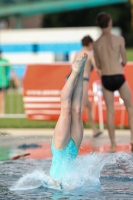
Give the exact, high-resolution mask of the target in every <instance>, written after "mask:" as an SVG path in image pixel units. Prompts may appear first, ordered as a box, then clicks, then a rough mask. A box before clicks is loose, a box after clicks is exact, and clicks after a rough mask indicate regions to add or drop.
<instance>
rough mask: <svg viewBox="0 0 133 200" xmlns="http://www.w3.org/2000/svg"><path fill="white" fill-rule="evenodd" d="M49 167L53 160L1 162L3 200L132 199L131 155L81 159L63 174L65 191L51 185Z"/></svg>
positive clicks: (83, 157) (97, 156) (97, 154)
mask: <svg viewBox="0 0 133 200" xmlns="http://www.w3.org/2000/svg"><path fill="white" fill-rule="evenodd" d="M50 164H51V159H43V160H33V159H29V160H16V161H0V200H1V199H3V200H6V199H10V200H16V199H19V200H21V199H25V200H34V199H46V200H47V199H52V200H57V199H60V200H61V199H62V200H64V199H70V200H82V199H85V200H89V199H93V200H95V199H98V200H105V199H111V200H118V199H121V200H124V199H126V200H129V199H133V155H132V154H129V153H122V152H119V153H115V154H109V153H90V154H87V155H82V156H78V158H77V159H76V160H75V161H74V163H73V166H72V169H73V170H71V171H70V172H69V171H68V172H67V173H66V174H64V179H63V183H62V184H63V189H61V188H60V187H58V186H54V185H53V184H51V179H50V177H49V176H48V173H49V168H50ZM66 175H67V178H66Z"/></svg>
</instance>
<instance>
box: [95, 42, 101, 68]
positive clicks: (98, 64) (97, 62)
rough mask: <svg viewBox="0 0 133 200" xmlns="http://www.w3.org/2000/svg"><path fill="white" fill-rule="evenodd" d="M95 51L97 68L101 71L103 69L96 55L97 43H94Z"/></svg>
mask: <svg viewBox="0 0 133 200" xmlns="http://www.w3.org/2000/svg"><path fill="white" fill-rule="evenodd" d="M93 50H94V59H95V63H96V67H97V68H98V69H101V67H100V62H99V59H98V56H97V53H96V45H95V43H94V48H93Z"/></svg>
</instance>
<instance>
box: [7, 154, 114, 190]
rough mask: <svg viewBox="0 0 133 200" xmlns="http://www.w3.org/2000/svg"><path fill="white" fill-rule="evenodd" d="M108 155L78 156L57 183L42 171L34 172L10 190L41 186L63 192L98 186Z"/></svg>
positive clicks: (108, 158) (22, 178)
mask: <svg viewBox="0 0 133 200" xmlns="http://www.w3.org/2000/svg"><path fill="white" fill-rule="evenodd" d="M110 158H111V155H110V154H99V153H93V154H88V155H84V156H79V157H77V159H76V160H75V161H74V162H73V163H72V164H71V165H69V166H68V168H67V171H65V172H64V173H63V176H62V178H61V179H60V180H59V183H61V185H60V184H58V183H56V184H55V182H54V181H53V179H52V178H51V177H50V176H49V175H47V174H46V173H45V172H44V171H43V170H42V169H40V170H35V171H33V172H32V173H28V174H26V175H24V176H23V177H21V178H20V179H19V180H18V181H17V182H16V183H15V184H14V185H13V186H12V187H11V188H10V190H29V189H35V188H39V187H41V186H43V187H46V188H52V189H56V190H61V189H62V186H63V189H65V190H73V189H75V188H79V187H80V188H81V187H82V186H84V185H86V186H87V187H95V186H99V185H100V181H99V178H100V172H101V170H102V167H103V166H104V165H105V164H106V163H107V162H108V161H109V160H110Z"/></svg>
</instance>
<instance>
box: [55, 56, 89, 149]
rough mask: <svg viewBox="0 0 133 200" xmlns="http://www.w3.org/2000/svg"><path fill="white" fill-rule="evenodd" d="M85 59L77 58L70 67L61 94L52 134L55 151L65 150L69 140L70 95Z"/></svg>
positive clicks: (84, 57) (85, 57)
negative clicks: (69, 73)
mask: <svg viewBox="0 0 133 200" xmlns="http://www.w3.org/2000/svg"><path fill="white" fill-rule="evenodd" d="M86 59H87V56H83V57H81V56H79V57H78V58H77V60H76V61H75V62H74V64H73V65H72V73H71V75H70V77H69V79H68V80H67V82H66V84H65V86H64V88H63V89H62V92H61V114H60V117H59V120H58V122H57V125H56V128H55V132H54V145H55V148H57V149H63V148H65V147H66V145H67V143H68V141H69V139H70V131H71V130H70V128H71V127H70V126H71V99H72V94H73V91H74V88H75V83H76V81H77V79H78V76H79V74H80V71H81V68H82V66H83V64H85V62H86Z"/></svg>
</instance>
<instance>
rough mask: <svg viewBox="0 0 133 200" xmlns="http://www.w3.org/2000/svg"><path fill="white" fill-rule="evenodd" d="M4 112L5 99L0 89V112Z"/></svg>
mask: <svg viewBox="0 0 133 200" xmlns="http://www.w3.org/2000/svg"><path fill="white" fill-rule="evenodd" d="M4 113H5V100H4V91H3V90H1V91H0V114H4Z"/></svg>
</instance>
